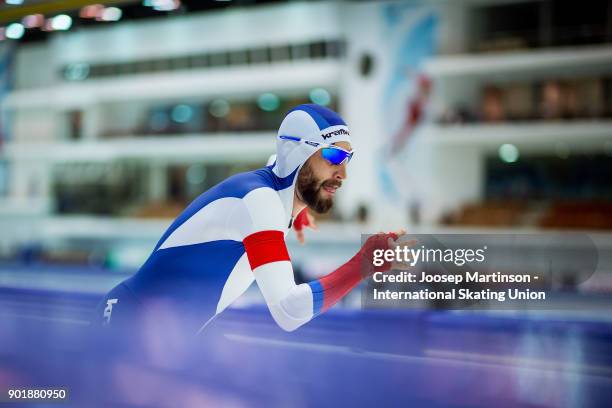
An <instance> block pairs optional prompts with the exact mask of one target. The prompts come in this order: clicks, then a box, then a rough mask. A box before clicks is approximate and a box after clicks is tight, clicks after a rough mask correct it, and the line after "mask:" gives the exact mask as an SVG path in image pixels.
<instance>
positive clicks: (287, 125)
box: [272, 104, 350, 219]
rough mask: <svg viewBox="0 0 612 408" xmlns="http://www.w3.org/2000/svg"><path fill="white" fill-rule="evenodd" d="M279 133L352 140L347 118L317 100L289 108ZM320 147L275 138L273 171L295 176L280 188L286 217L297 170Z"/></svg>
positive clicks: (327, 140)
mask: <svg viewBox="0 0 612 408" xmlns="http://www.w3.org/2000/svg"><path fill="white" fill-rule="evenodd" d="M278 136H292V137H299V138H301V139H303V140H307V141H311V142H315V143H326V144H333V143H337V142H350V134H349V129H348V126H347V125H346V123H345V122H344V120H343V119H342V118H341V117H340V115H338V114H337V113H336V112H334V111H332V110H331V109H328V108H325V107H322V106H320V105H315V104H304V105H299V106H296V107H295V108H293V109H292V110H290V111H289V112H288V113H287V115H286V116H285V118H284V119H283V121H282V123H281V125H280V128H279V129H278ZM319 149H320V147H316V146H313V145H308V144H304V143H297V142H295V141H292V140H286V139H280V138H279V139H278V140H277V142H276V161H275V163H274V164H273V166H272V171H273V172H274V174H275V175H276V176H278V177H279V178H282V179H284V178H286V177H293V182H292V184H291V186H290V187H288V188H286V189H283V190H280V191H279V195H280V197H281V200H282V202H283V207H284V209H285V216H286V218H288V219H290V218H291V211H292V210H293V196H294V189H295V183H296V181H297V174H298V173H299V172H300V169H301V167H302V166H303V165H304V163H306V161H307V160H308V158H309V157H310V156H312V155H313V154H314V153H315V152H316V151H317V150H319Z"/></svg>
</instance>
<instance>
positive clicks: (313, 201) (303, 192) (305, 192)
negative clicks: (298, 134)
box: [295, 163, 342, 214]
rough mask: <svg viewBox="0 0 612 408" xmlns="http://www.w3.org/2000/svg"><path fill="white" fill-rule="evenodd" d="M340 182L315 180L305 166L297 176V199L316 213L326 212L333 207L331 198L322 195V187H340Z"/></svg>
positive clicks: (307, 166)
mask: <svg viewBox="0 0 612 408" xmlns="http://www.w3.org/2000/svg"><path fill="white" fill-rule="evenodd" d="M341 185H342V182H341V181H338V180H333V179H327V180H324V181H321V180H319V179H317V177H316V176H315V175H314V172H313V171H312V168H311V167H310V166H309V165H308V163H307V164H305V165H304V167H302V170H300V173H299V174H298V179H297V183H296V187H295V188H297V191H298V194H299V197H300V198H301V199H302V201H303V202H304V203H305V204H306V205H307V206H308V207H310V208H311V209H313V210H314V211H316V212H318V213H321V214H323V213H326V212H328V211H329V210H330V209H331V208H332V206H333V205H334V199H333V197H329V198H325V197H323V194H322V191H321V190H322V189H323V187H340V186H341Z"/></svg>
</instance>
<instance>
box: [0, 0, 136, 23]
mask: <svg viewBox="0 0 612 408" xmlns="http://www.w3.org/2000/svg"><path fill="white" fill-rule="evenodd" d="M121 3H134V0H104V1H95V0H52V1H44V2H40V3H31V4H22V5H18V6H17V5H16V6H8V5H6V6H4V7H2V8H0V24H2V23H13V22H16V21H19V20H21V19H22V18H23V17H25V16H28V15H30V14H43V15H45V16H52V15H55V14H59V13H62V12H66V11H71V10H75V9H80V8H81V7H84V6H88V5H90V4H104V5H106V6H108V5H118V4H121Z"/></svg>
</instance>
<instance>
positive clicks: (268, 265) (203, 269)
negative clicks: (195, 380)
mask: <svg viewBox="0 0 612 408" xmlns="http://www.w3.org/2000/svg"><path fill="white" fill-rule="evenodd" d="M352 156H353V151H352V147H351V143H350V138H349V130H348V127H347V125H346V123H345V122H344V121H343V120H342V118H341V117H340V116H339V115H338V114H337V113H335V112H333V111H331V110H329V109H327V108H324V107H321V106H318V105H311V104H306V105H300V106H297V107H295V108H294V109H292V110H291V111H289V112H288V114H287V115H286V117H285V118H284V120H283V122H282V124H281V126H280V129H279V132H278V140H277V155H276V161H275V162H274V163H273V164H271V165H270V166H267V167H264V168H261V169H258V170H255V171H251V172H246V173H241V174H237V175H234V176H232V177H230V178H228V179H226V180H225V181H223V182H221V183H220V184H218V185H216V186H214V187H213V188H211V189H210V190H208V191H206V192H204V193H203V194H202V195H200V196H199V197H198V198H197V199H196V200H195V201H194V202H192V203H191V204H190V205H189V206H188V207H187V208H186V209H185V210H184V211H183V213H182V214H181V215H180V216H179V217H178V218H177V219H176V220H175V221H174V222H173V223H172V225H170V227H169V228H168V230H167V231H166V232H165V233H164V235H163V236H162V238H161V239H160V240H159V242H158V243H157V245H156V246H155V249H154V250H153V253H152V254H151V255H150V257H149V258H148V260H147V261H146V262H145V264H144V265H143V266H142V267H141V268H140V270H139V271H138V272H137V273H136V274H135V275H134V276H132V277H130V278H129V279H127V280H125V281H124V282H123V283H121V284H119V285H118V286H117V287H115V288H114V289H113V290H111V292H110V293H109V294H108V295H107V296H106V298H105V299H104V301H103V302H102V303H101V306H100V308H99V310H98V317H99V318H100V319H102V322H103V324H105V325H107V326H109V327H113V326H117V325H119V326H120V325H130V326H133V325H134V322H139V321H143V322H145V323H144V324H146V321H150V320H155V321H158V322H159V321H165V322H168V321H172V319H167V317H168V316H173V317H180V318H181V319H182V321H183V322H186V324H185V325H182V326H180V327H182V328H185V327H187V329H186V330H188V331H193V333H194V334H195V333H196V331H197V330H198V328H199V327H202V325H203V324H204V323H205V322H207V321H210V320H212V318H213V317H215V316H217V315H218V314H219V313H221V312H222V311H223V310H224V309H225V308H227V307H228V306H229V305H230V304H232V302H234V301H235V300H236V299H237V298H238V297H240V296H241V295H242V294H243V293H244V292H245V291H246V290H247V288H248V287H249V286H250V285H251V284H252V283H253V281H257V285H258V286H259V288H260V290H261V292H262V294H263V297H264V298H265V301H266V303H267V305H268V308H269V310H270V313H271V314H272V317H273V318H274V320H275V321H276V323H277V324H278V325H279V326H280V327H281V328H282V329H284V330H287V331H292V330H295V329H296V328H298V327H299V326H301V325H303V324H304V323H306V322H308V321H310V320H311V319H312V318H313V317H314V316H316V315H318V314H320V313H322V312H324V311H325V310H327V309H328V308H329V307H331V306H332V305H334V304H335V303H336V302H337V301H338V300H340V299H341V298H342V297H343V296H344V295H346V294H347V293H348V292H349V291H350V290H351V289H352V288H354V287H355V286H356V285H358V284H359V282H360V281H361V280H362V278H363V277H364V276H368V275H370V274H371V273H373V269H372V268H373V267H372V265H371V262H368V261H367V260H368V258H369V259H371V252H372V250H373V249H374V248H383V249H386V248H388V247H389V246H390V245H394V242H393V240H394V239H397V235H396V234H378V235H375V236H373V237H371V238H370V239H368V241H366V244H364V246H363V248H362V249H361V250H360V251H359V252H358V253H357V255H355V256H354V257H353V258H352V259H351V260H349V261H348V262H347V263H346V264H344V265H343V266H341V267H339V268H338V269H337V270H336V271H334V272H332V273H330V274H329V275H327V276H325V277H323V278H321V279H317V280H315V281H313V282H310V283H305V284H300V285H296V284H295V281H294V276H293V269H292V267H291V262H290V259H289V254H288V253H287V248H286V246H285V235H286V233H287V232H288V230H289V229H290V228H291V226H292V223H293V221H294V219H295V218H296V217H297V216H298V215H300V214H301V216H300V219H301V222H300V224H303V223H304V222H305V220H307V217H306V213H303V211H308V210H307V209H308V208H310V209H312V210H314V211H317V212H320V213H324V212H326V211H329V209H330V208H331V207H332V205H333V199H334V195H335V194H336V191H337V189H338V188H340V187H341V185H342V181H343V180H344V179H345V178H346V166H347V164H348V162H349V161H350V160H351V158H352ZM386 269H389V265H388V264H386V265H384V266H383V267H381V268H377V270H386ZM165 329H166V330H171V327H170V326H167V325H166V327H165Z"/></svg>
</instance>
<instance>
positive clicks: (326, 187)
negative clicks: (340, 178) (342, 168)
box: [323, 185, 340, 195]
mask: <svg viewBox="0 0 612 408" xmlns="http://www.w3.org/2000/svg"><path fill="white" fill-rule="evenodd" d="M339 188H340V186H339V185H323V190H325V191H327V192H328V193H329V194H332V195H333V194H335V193H336V190H337V189H339Z"/></svg>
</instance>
